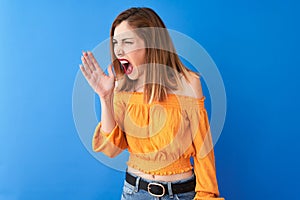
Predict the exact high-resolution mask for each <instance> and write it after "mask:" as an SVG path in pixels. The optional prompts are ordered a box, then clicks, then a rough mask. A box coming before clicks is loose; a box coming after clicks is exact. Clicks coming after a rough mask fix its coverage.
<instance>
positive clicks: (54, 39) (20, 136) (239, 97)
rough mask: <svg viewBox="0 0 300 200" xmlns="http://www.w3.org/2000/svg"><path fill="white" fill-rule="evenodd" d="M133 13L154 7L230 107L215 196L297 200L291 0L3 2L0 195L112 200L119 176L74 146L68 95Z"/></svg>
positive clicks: (295, 35) (295, 17)
mask: <svg viewBox="0 0 300 200" xmlns="http://www.w3.org/2000/svg"><path fill="white" fill-rule="evenodd" d="M131 6H149V7H151V8H153V9H154V10H155V11H156V12H157V13H158V14H159V15H160V16H161V17H162V19H163V20H164V21H165V23H166V25H167V27H168V28H170V29H174V30H177V31H179V32H182V33H184V34H186V35H189V36H190V37H192V38H193V39H195V40H196V41H197V42H199V43H200V44H201V45H202V46H203V47H204V48H205V49H206V50H207V52H208V53H209V54H210V56H211V57H212V58H213V60H214V61H215V63H216V64H217V66H218V68H219V71H220V73H221V75H222V77H223V80H224V84H225V88H226V93H227V101H228V104H227V105H228V110H227V116H226V122H225V126H224V129H223V132H222V135H221V137H220V139H219V140H218V142H217V144H216V146H215V154H216V164H217V175H218V181H219V189H220V192H221V195H222V196H224V197H226V198H227V199H229V200H240V199H243V200H248V199H249V200H253V199H291V198H293V199H297V197H298V196H299V195H298V192H297V191H299V186H300V185H299V179H300V173H299V169H300V161H299V155H298V154H299V153H300V151H299V144H298V141H299V139H300V136H299V133H300V130H299V111H300V109H299V96H300V95H299V89H298V87H299V77H298V75H299V72H300V71H299V67H300V66H299V63H300V62H299V58H300V56H299V55H298V54H299V44H300V43H299V35H300V31H299V17H300V15H299V12H298V11H299V9H300V7H299V3H298V2H297V1H296V0H294V1H291V0H272V1H267V0H251V1H250V0H245V1H239V0H228V1H221V0H211V1H196V0H194V1H184V0H181V1H172V0H165V1H155V0H152V1H151V0H136V1H129V0H122V1H121V0H115V1H111V0H110V1H109V0H107V1H92V0H88V1H77V2H75V1H71V0H69V1H66V0H61V1H57V2H54V1H50V0H49V1H26V2H25V1H16V0H10V1H9V0H1V1H0V60H1V64H0V114H1V115H0V199H1V200H14V199H17V200H35V199H38V200H39V199H49V200H50V199H51V200H52V199H63V200H65V199H72V200H75V199H78V200H79V199H87V200H94V199H119V197H120V194H121V187H122V182H123V177H124V174H123V173H122V172H119V171H115V170H113V169H110V168H109V167H106V166H105V165H103V164H101V163H100V162H99V161H97V160H96V159H95V158H94V157H93V156H91V154H89V153H88V151H87V150H86V149H85V147H84V145H83V144H82V142H81V141H80V139H79V136H78V134H77V131H76V128H75V125H74V121H73V116H72V90H73V84H74V80H75V76H76V73H77V71H78V64H79V63H80V62H81V61H80V56H81V51H82V50H91V49H93V48H94V47H95V46H96V45H97V44H98V43H100V42H101V41H103V40H105V39H107V37H108V36H109V29H110V25H111V23H112V21H113V19H114V18H115V17H116V15H117V14H118V13H120V12H121V11H123V10H125V9H127V8H129V7H131ZM297 12H298V13H297Z"/></svg>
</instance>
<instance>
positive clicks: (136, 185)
mask: <svg viewBox="0 0 300 200" xmlns="http://www.w3.org/2000/svg"><path fill="white" fill-rule="evenodd" d="M140 179H141V177H139V176H138V177H136V180H135V187H134V192H138V191H139V185H140Z"/></svg>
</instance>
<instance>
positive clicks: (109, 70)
mask: <svg viewBox="0 0 300 200" xmlns="http://www.w3.org/2000/svg"><path fill="white" fill-rule="evenodd" d="M107 71H108V76H109V77H111V78H112V77H115V75H114V73H113V71H112V66H111V65H109V66H108V70H107Z"/></svg>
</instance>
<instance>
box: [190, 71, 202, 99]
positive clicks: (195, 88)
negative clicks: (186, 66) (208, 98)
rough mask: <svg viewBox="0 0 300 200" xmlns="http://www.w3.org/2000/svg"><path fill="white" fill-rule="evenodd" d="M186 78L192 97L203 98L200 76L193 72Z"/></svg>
mask: <svg viewBox="0 0 300 200" xmlns="http://www.w3.org/2000/svg"><path fill="white" fill-rule="evenodd" d="M187 78H188V80H187V83H188V85H189V87H190V88H191V90H192V91H191V92H192V93H193V96H194V97H195V98H199V99H201V98H202V97H203V92H202V85H201V81H200V76H199V75H198V74H196V73H194V72H189V73H188V77H187Z"/></svg>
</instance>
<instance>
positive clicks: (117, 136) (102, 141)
mask: <svg viewBox="0 0 300 200" xmlns="http://www.w3.org/2000/svg"><path fill="white" fill-rule="evenodd" d="M125 107H126V106H125V104H124V103H123V102H122V101H121V98H119V95H117V94H115V95H114V113H115V121H116V126H115V127H114V129H113V130H112V131H111V132H110V133H107V132H104V131H102V130H101V125H102V124H101V122H99V124H98V125H97V127H96V129H95V132H94V136H93V140H92V148H93V150H94V151H96V152H102V153H104V154H105V155H107V156H109V157H111V158H112V157H115V156H117V155H118V154H120V153H121V152H122V151H123V150H124V149H126V148H127V147H128V144H127V140H126V135H125V133H124V131H123V121H124V113H125Z"/></svg>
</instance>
